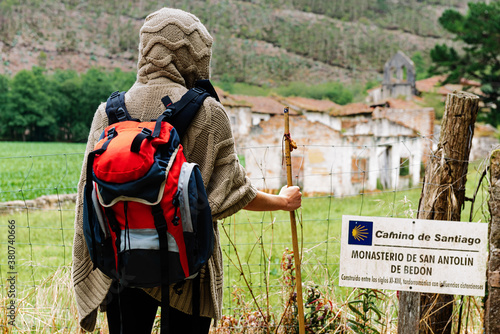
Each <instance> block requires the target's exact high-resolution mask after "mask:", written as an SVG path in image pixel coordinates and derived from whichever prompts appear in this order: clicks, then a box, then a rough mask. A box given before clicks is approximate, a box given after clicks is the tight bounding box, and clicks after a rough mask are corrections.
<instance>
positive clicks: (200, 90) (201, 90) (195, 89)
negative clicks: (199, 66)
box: [192, 87, 205, 94]
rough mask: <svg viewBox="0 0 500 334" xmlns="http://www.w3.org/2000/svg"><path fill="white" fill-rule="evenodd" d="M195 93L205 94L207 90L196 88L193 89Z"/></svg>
mask: <svg viewBox="0 0 500 334" xmlns="http://www.w3.org/2000/svg"><path fill="white" fill-rule="evenodd" d="M192 90H193V91H194V92H195V93H198V94H203V93H205V90H204V89H203V88H200V87H194V88H193V89H192Z"/></svg>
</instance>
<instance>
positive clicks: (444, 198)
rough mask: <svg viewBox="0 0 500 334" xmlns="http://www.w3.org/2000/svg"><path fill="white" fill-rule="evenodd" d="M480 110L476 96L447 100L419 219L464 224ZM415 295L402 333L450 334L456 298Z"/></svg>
mask: <svg viewBox="0 0 500 334" xmlns="http://www.w3.org/2000/svg"><path fill="white" fill-rule="evenodd" d="M478 108H479V98H478V97H477V96H476V95H474V94H470V93H466V92H454V93H451V94H448V96H447V97H446V105H445V112H444V116H443V121H442V122H441V133H440V136H439V144H438V147H437V150H436V151H435V152H433V153H432V154H431V157H430V158H429V162H428V164H427V166H426V168H425V177H424V181H423V186H422V194H421V195H420V203H419V206H418V217H417V218H418V219H431V220H452V221H460V214H461V211H462V205H463V203H464V200H465V183H466V181H467V169H468V166H469V154H470V148H471V144H472V137H473V135H474V123H475V122H476V116H477V111H478ZM408 294H410V295H408ZM412 294H414V293H413V292H403V293H401V295H400V302H399V310H400V314H399V320H398V333H405V334H410V333H411V334H414V333H417V330H418V332H419V333H421V334H424V333H425V334H428V333H429V334H430V333H433V334H450V333H451V327H452V326H451V325H452V324H451V319H452V313H453V300H454V298H453V296H452V295H444V294H429V293H421V294H420V298H418V294H414V295H412Z"/></svg>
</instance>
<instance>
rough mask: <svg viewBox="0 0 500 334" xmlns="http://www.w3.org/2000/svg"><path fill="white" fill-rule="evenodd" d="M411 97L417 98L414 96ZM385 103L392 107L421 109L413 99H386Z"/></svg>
mask: <svg viewBox="0 0 500 334" xmlns="http://www.w3.org/2000/svg"><path fill="white" fill-rule="evenodd" d="M413 98H414V99H418V98H417V97H416V96H414V97H413ZM386 104H387V106H388V107H389V108H393V109H422V106H419V105H418V104H417V103H415V101H414V100H409V101H408V100H402V99H387V100H386Z"/></svg>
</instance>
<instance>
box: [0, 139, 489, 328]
mask: <svg viewBox="0 0 500 334" xmlns="http://www.w3.org/2000/svg"><path fill="white" fill-rule="evenodd" d="M0 148H1V150H0V152H1V153H0V173H1V174H0V182H1V183H0V184H1V188H0V198H1V200H0V202H2V201H6V200H19V199H21V200H22V199H28V198H35V197H38V196H41V195H47V194H54V193H64V192H67V193H73V192H75V191H76V183H77V181H78V177H79V174H80V169H81V161H82V159H83V152H84V149H85V146H84V145H82V144H63V143H0ZM481 171H482V170H481V166H480V165H479V164H477V163H476V164H471V168H470V173H469V175H468V185H467V196H469V197H472V194H473V193H474V191H475V189H476V187H477V182H478V180H479V175H480V172H481ZM418 187H419V185H418ZM418 187H417V188H414V189H405V190H400V191H388V192H376V193H370V194H368V193H367V194H361V195H357V196H351V197H344V198H335V197H329V196H323V197H308V198H304V199H303V206H302V208H301V209H300V210H298V211H297V218H298V219H297V222H298V231H299V240H300V243H301V247H302V249H303V260H302V263H303V267H302V276H303V282H304V286H305V288H304V289H305V290H307V288H308V287H314V286H317V287H318V290H319V291H320V292H321V295H322V297H323V298H325V300H326V299H327V300H329V301H331V302H332V303H333V304H334V305H335V307H337V308H338V310H339V312H340V310H341V309H345V308H346V302H347V301H348V300H350V299H352V298H354V295H353V289H351V288H340V287H338V265H339V253H340V231H341V220H342V215H346V214H348V215H364V216H390V217H404V218H407V217H416V215H417V208H418V201H419V197H420V189H419V188H418ZM20 190H21V191H20ZM469 211H470V202H467V203H466V205H465V208H464V211H463V215H462V220H465V221H468V220H469ZM487 219H488V213H487V208H486V194H485V191H484V189H481V190H480V191H479V193H478V200H477V202H476V203H475V206H474V216H473V221H483V222H484V221H486V220H487ZM10 221H15V225H16V236H15V247H16V270H17V273H18V275H17V297H16V298H17V301H18V306H19V307H18V314H17V316H16V324H17V326H18V328H17V329H16V330H13V329H12V328H10V327H7V328H10V329H8V331H7V333H8V332H9V330H12V332H20V333H31V332H33V333H35V332H36V333H55V332H58V333H73V332H75V329H76V327H77V323H76V309H75V305H74V299H73V298H74V297H73V295H72V291H71V284H70V269H69V266H70V265H71V252H72V243H73V221H74V207H73V205H65V206H63V207H60V208H57V207H56V208H51V209H42V208H30V209H29V210H23V211H21V212H17V213H4V214H0V245H1V246H0V249H1V250H2V251H1V253H0V279H1V283H2V285H1V286H0V288H2V289H6V288H7V284H5V283H6V279H7V277H8V276H7V272H8V268H7V253H6V251H5V250H6V247H7V246H8V234H7V233H8V228H7V226H8V224H9V222H10ZM219 230H220V235H221V245H222V248H223V253H224V266H225V267H224V275H225V290H224V309H223V312H224V314H227V315H232V316H234V317H240V318H241V317H242V316H243V315H244V314H248V312H254V311H255V310H256V309H257V305H258V306H259V307H260V308H261V309H262V310H263V312H267V310H269V312H270V313H271V314H272V315H273V317H274V319H275V321H276V322H278V321H279V315H280V314H281V313H282V312H283V309H284V306H283V305H284V302H285V299H286V298H285V297H284V296H286V295H287V293H286V291H288V290H287V286H286V284H287V283H286V282H285V279H284V272H283V270H282V268H281V263H282V256H283V254H284V253H285V252H286V250H287V249H289V250H291V249H292V243H291V236H290V235H291V234H290V222H289V215H288V213H284V212H277V213H269V212H265V213H256V212H248V211H240V212H239V213H237V214H236V215H234V216H232V217H230V218H228V219H226V220H225V221H223V222H220V224H219ZM285 276H286V275H285ZM248 285H249V286H250V287H249V286H248ZM250 291H252V293H253V297H252V294H251V293H250ZM6 295H7V294H3V293H2V297H1V298H0V307H1V306H4V307H5V305H6V304H5V303H7V302H8V299H7V298H6V297H5V296H6ZM253 298H255V300H254V299H253ZM2 304H3V305H2ZM379 304H380V307H381V308H384V312H385V313H386V315H387V316H386V323H387V326H388V327H387V328H388V329H389V327H391V328H394V326H395V323H394V321H395V320H394V319H397V301H396V299H395V294H394V292H391V291H387V292H386V297H385V298H384V299H383V300H381V301H380V303H379ZM3 310H4V311H2V309H0V328H1V325H2V323H3V324H5V323H6V320H7V318H6V314H5V313H3V314H2V312H5V308H3ZM242 314H243V315H242ZM339 314H340V313H339ZM342 314H343V315H342V316H343V317H347V316H348V314H347V313H342ZM339 317H340V315H339ZM103 326H104V320H103V317H102V315H101V316H100V318H99V321H98V327H103ZM104 327H105V326H104ZM33 329H34V330H33ZM4 332H5V331H4ZM388 332H390V331H388ZM103 333H105V331H103Z"/></svg>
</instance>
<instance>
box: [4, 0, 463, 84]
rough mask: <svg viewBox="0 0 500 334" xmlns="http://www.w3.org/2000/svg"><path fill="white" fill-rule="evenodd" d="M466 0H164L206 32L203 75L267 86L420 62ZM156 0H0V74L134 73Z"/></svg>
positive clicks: (358, 75)
mask: <svg viewBox="0 0 500 334" xmlns="http://www.w3.org/2000/svg"><path fill="white" fill-rule="evenodd" d="M467 2H468V1H467V0H418V1H401V0H376V1H373V0H335V1H332V0H315V1H310V0H250V1H235V0H233V1H231V0H209V1H192V0H173V1H170V2H168V4H167V5H168V6H171V7H177V8H182V9H185V10H187V11H190V12H192V13H194V14H195V15H197V16H198V17H199V18H200V19H201V20H202V22H204V23H205V25H206V26H207V28H208V29H209V31H210V32H211V34H212V35H213V36H214V38H215V44H214V52H213V72H212V75H213V79H215V80H218V81H236V82H246V83H250V84H255V85H261V86H262V85H268V86H276V85H279V84H283V82H284V81H301V82H305V83H309V84H312V83H321V82H331V81H341V82H352V81H353V80H354V81H357V82H366V81H368V80H373V79H380V77H381V72H382V69H383V65H384V63H385V61H386V60H387V59H388V58H389V57H390V56H391V55H393V54H394V53H395V52H396V51H397V50H402V51H403V52H405V53H406V54H407V55H409V56H410V57H414V58H415V59H418V62H417V64H416V65H417V71H418V70H419V69H420V70H421V72H422V71H423V68H425V66H426V65H427V64H429V50H430V49H431V48H432V47H433V46H434V45H435V44H436V43H447V44H452V43H453V42H452V40H451V36H450V35H449V34H447V33H446V32H445V30H444V29H442V27H440V25H439V24H438V23H437V19H438V17H439V16H440V15H441V13H442V12H443V11H444V10H445V9H446V8H456V9H459V10H460V11H463V12H465V11H466V10H467V5H466V4H467ZM164 5H166V3H165V2H161V1H145V0H139V1H120V0H110V1H105V2H102V1H98V0H65V1H55V0H45V1H42V0H25V1H21V0H17V1H16V0H3V1H2V2H0V57H1V59H0V74H8V75H12V74H15V73H17V72H18V71H19V70H20V69H30V68H31V67H32V66H33V65H41V66H42V67H46V68H47V69H49V70H52V69H55V68H62V69H68V68H71V69H75V70H77V71H79V72H84V71H86V70H87V69H88V68H90V67H93V66H103V67H105V68H109V69H110V70H111V69H113V68H115V67H118V68H121V69H122V70H124V71H133V70H135V61H136V50H137V45H138V31H139V28H140V26H141V25H142V22H143V19H144V17H145V16H146V15H147V14H149V13H150V12H152V11H154V10H156V9H158V8H160V7H161V6H164Z"/></svg>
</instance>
